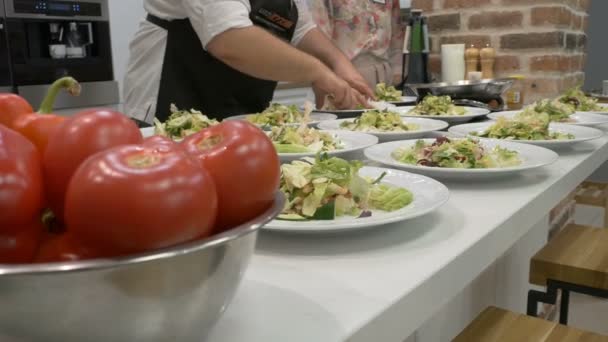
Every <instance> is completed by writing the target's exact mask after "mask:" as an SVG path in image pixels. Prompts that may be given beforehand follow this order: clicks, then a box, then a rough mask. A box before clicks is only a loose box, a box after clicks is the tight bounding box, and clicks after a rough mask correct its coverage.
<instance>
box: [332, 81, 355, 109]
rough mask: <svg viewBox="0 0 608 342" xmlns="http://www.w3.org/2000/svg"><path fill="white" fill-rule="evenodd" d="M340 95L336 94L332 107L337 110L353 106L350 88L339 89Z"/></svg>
mask: <svg viewBox="0 0 608 342" xmlns="http://www.w3.org/2000/svg"><path fill="white" fill-rule="evenodd" d="M339 94H340V95H339V96H338V95H337V94H336V97H335V101H334V105H335V106H336V107H337V108H338V109H350V108H351V106H352V105H353V94H352V92H351V87H350V86H349V85H347V86H346V87H343V88H342V89H340V93H339Z"/></svg>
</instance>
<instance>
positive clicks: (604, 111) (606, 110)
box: [581, 103, 608, 115]
mask: <svg viewBox="0 0 608 342" xmlns="http://www.w3.org/2000/svg"><path fill="white" fill-rule="evenodd" d="M598 105H599V106H600V107H602V111H601V112H596V111H590V112H581V113H592V114H600V115H606V114H608V105H606V104H603V103H598Z"/></svg>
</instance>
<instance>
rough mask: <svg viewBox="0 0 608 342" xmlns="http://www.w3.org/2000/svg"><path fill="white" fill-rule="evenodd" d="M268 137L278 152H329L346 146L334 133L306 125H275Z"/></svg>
mask: <svg viewBox="0 0 608 342" xmlns="http://www.w3.org/2000/svg"><path fill="white" fill-rule="evenodd" d="M268 137H269V138H270V140H272V142H273V143H274V146H275V148H276V149H277V152H278V153H318V152H329V151H335V150H339V149H342V148H343V146H344V144H343V143H342V142H341V141H340V139H338V138H337V137H335V136H333V135H332V134H329V133H327V132H323V131H319V130H317V129H314V128H310V127H308V126H306V125H300V126H299V127H293V126H281V127H273V128H272V130H271V131H270V133H269V134H268Z"/></svg>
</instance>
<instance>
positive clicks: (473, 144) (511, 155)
mask: <svg viewBox="0 0 608 342" xmlns="http://www.w3.org/2000/svg"><path fill="white" fill-rule="evenodd" d="M392 157H393V158H394V159H395V160H397V161H399V162H401V163H404V164H411V165H420V166H428V167H442V168H456V169H485V168H504V167H511V166H517V165H519V164H521V162H522V161H521V159H520V158H519V155H518V153H517V152H516V151H511V150H508V149H505V148H502V147H500V146H496V147H495V148H493V149H492V150H486V149H485V148H484V147H483V146H482V145H481V144H480V143H479V141H477V140H474V139H457V140H450V139H447V138H438V139H437V140H436V141H435V142H433V143H426V142H425V141H424V140H418V141H417V142H416V144H415V145H414V146H412V147H403V148H398V149H396V150H395V151H393V153H392Z"/></svg>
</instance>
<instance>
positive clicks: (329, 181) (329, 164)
mask: <svg viewBox="0 0 608 342" xmlns="http://www.w3.org/2000/svg"><path fill="white" fill-rule="evenodd" d="M362 166H363V164H362V163H361V162H359V161H351V162H349V161H346V160H344V159H340V158H335V157H333V158H329V157H327V155H319V156H317V158H315V159H313V158H304V159H302V160H298V161H294V162H292V163H290V164H284V165H282V166H281V191H282V192H283V193H284V194H285V196H286V197H287V203H286V205H285V209H284V210H283V213H282V214H281V215H280V216H279V219H283V220H294V221H300V220H333V219H335V218H337V217H340V216H355V217H368V216H371V215H372V212H371V210H382V211H388V212H390V211H395V210H399V209H401V208H404V207H406V206H407V205H409V204H410V203H412V201H413V199H414V198H413V195H412V193H411V192H410V191H409V190H407V189H404V188H400V187H394V186H391V185H388V184H383V183H382V178H383V177H384V174H382V175H381V176H380V177H378V178H377V179H365V178H363V177H361V176H359V170H360V169H361V167H362Z"/></svg>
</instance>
